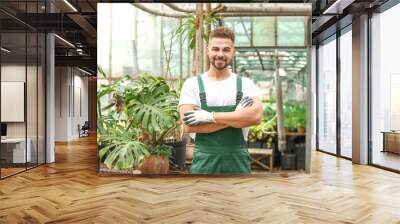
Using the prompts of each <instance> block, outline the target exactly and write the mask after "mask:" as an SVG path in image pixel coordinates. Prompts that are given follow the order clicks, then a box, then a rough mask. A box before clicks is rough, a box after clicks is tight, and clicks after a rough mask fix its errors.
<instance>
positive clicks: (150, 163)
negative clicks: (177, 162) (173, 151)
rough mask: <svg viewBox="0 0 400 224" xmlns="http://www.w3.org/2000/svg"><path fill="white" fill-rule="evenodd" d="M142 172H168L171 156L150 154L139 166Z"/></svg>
mask: <svg viewBox="0 0 400 224" xmlns="http://www.w3.org/2000/svg"><path fill="white" fill-rule="evenodd" d="M139 169H140V170H141V171H142V174H167V173H168V169H169V158H168V157H167V156H165V157H162V156H148V157H146V158H145V159H144V160H143V163H142V165H141V166H140V168H139Z"/></svg>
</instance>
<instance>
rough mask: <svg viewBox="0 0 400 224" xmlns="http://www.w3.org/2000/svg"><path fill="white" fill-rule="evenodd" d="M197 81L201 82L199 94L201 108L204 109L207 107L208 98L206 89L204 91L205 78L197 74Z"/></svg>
mask: <svg viewBox="0 0 400 224" xmlns="http://www.w3.org/2000/svg"><path fill="white" fill-rule="evenodd" d="M197 82H198V84H199V95H200V103H201V108H203V109H204V108H206V107H207V99H206V91H204V83H203V80H202V79H201V76H200V75H197Z"/></svg>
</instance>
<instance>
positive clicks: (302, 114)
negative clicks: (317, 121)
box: [297, 104, 307, 134]
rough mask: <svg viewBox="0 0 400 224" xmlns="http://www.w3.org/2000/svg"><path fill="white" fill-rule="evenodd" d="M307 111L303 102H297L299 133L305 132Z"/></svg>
mask: <svg viewBox="0 0 400 224" xmlns="http://www.w3.org/2000/svg"><path fill="white" fill-rule="evenodd" d="M306 116H307V112H306V107H305V105H304V104H299V106H298V108H297V131H298V132H299V133H302V134H304V133H305V127H306V125H307V118H306Z"/></svg>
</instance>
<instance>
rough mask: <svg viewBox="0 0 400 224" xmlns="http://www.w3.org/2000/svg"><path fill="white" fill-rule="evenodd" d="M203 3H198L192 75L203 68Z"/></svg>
mask: <svg viewBox="0 0 400 224" xmlns="http://www.w3.org/2000/svg"><path fill="white" fill-rule="evenodd" d="M202 24H203V3H196V21H195V28H196V42H195V44H196V47H195V57H194V61H193V67H192V76H194V75H196V74H198V73H199V72H200V71H201V68H202V63H201V62H202V60H201V48H202V44H201V43H202V40H203V38H202V36H201V34H202V33H203V25H202Z"/></svg>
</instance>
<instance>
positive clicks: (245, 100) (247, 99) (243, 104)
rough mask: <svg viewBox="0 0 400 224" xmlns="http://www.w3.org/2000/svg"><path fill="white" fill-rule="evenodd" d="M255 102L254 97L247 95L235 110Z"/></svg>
mask: <svg viewBox="0 0 400 224" xmlns="http://www.w3.org/2000/svg"><path fill="white" fill-rule="evenodd" d="M253 102H254V101H253V99H252V98H250V97H248V96H246V97H244V98H243V99H242V100H241V101H240V102H239V103H238V105H237V106H236V109H235V111H238V110H240V109H243V108H245V107H251V106H252V105H253Z"/></svg>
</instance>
